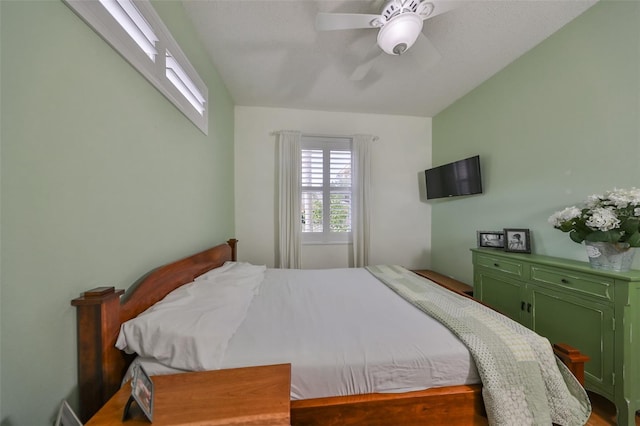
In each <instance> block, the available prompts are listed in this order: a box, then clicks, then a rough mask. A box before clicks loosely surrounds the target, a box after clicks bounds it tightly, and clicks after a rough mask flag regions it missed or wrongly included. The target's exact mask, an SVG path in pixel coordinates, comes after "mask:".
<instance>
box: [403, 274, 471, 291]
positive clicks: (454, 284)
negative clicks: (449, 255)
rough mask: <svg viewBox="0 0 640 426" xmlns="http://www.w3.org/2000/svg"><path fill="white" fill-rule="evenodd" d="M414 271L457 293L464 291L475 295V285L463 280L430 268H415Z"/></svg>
mask: <svg viewBox="0 0 640 426" xmlns="http://www.w3.org/2000/svg"><path fill="white" fill-rule="evenodd" d="M413 272H414V273H416V274H418V275H420V276H421V277H424V278H427V279H430V280H431V281H433V282H434V283H436V284H440V285H441V286H443V287H446V288H448V289H449V290H453V291H455V292H457V293H464V294H466V295H467V296H472V297H473V287H471V286H470V285H467V284H465V283H463V282H460V281H457V280H454V279H453V278H450V277H447V276H445V275H442V274H439V273H437V272H434V271H431V270H429V269H418V270H414V271H413Z"/></svg>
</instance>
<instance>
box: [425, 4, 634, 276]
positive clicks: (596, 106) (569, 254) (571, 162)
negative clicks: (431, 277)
mask: <svg viewBox="0 0 640 426" xmlns="http://www.w3.org/2000/svg"><path fill="white" fill-rule="evenodd" d="M475 154H480V156H481V161H482V172H483V181H484V186H485V193H484V194H483V195H479V196H470V197H464V198H458V199H448V200H441V201H434V202H432V247H433V253H432V267H433V268H434V269H435V270H438V271H440V272H442V273H446V274H447V275H450V276H454V277H456V278H459V279H461V280H463V281H465V282H467V283H471V282H472V281H473V272H472V267H471V253H470V252H469V248H470V247H475V246H476V231H477V230H502V229H503V228H529V229H530V230H531V235H532V241H533V251H534V252H535V253H540V254H548V255H552V256H559V257H565V258H573V259H578V260H583V261H586V260H587V257H586V254H585V252H584V247H582V246H580V245H578V244H575V243H573V242H571V241H570V239H569V237H568V236H567V234H564V233H562V232H560V231H557V230H554V229H553V228H552V227H551V226H550V225H549V224H548V223H547V219H548V217H549V216H550V215H551V214H552V213H553V212H554V211H556V210H559V209H561V208H564V207H566V206H569V205H573V204H574V203H579V202H580V201H582V200H583V199H584V198H585V197H586V196H587V195H589V194H593V193H599V192H602V191H605V190H607V189H611V188H613V187H616V186H617V187H619V188H624V187H630V186H636V187H640V168H639V167H638V164H639V162H640V2H638V1H609V0H604V1H601V2H600V3H598V4H596V5H595V6H593V7H592V8H590V9H589V10H587V11H586V12H585V13H583V14H582V15H580V16H579V17H578V18H577V19H575V20H574V21H572V22H570V23H569V24H567V25H566V26H565V27H564V28H562V29H561V30H560V31H559V32H557V33H555V34H554V35H552V36H551V37H550V38H548V39H547V40H545V41H544V42H542V43H541V44H540V45H538V46H537V47H535V48H534V49H532V50H531V51H529V52H528V53H526V54H525V55H523V56H522V57H520V58H519V59H518V60H516V61H515V62H513V63H512V64H510V65H509V66H508V67H506V68H505V69H504V70H502V71H501V72H500V73H498V74H496V75H495V76H494V77H492V78H491V79H489V80H488V81H487V82H485V83H484V84H482V85H481V86H479V87H478V88H476V89H475V90H474V91H472V92H471V93H469V94H467V95H466V96H464V97H463V98H462V99H460V100H458V101H457V102H455V103H454V104H453V105H452V106H450V107H449V108H447V109H446V110H445V111H443V112H442V113H440V114H438V115H437V116H436V117H435V118H434V120H433V164H434V165H439V164H443V163H446V162H449V161H454V160H458V159H460V158H464V157H466V156H471V155H475ZM634 265H635V266H634V267H635V268H640V256H637V258H636V262H635V264H634Z"/></svg>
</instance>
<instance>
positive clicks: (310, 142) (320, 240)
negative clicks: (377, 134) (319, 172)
mask: <svg viewBox="0 0 640 426" xmlns="http://www.w3.org/2000/svg"><path fill="white" fill-rule="evenodd" d="M310 149H314V150H322V151H323V162H324V163H325V164H324V165H323V186H322V188H319V187H303V185H302V173H301V174H300V175H301V178H300V204H301V206H302V194H303V192H305V191H320V190H321V191H322V193H323V199H327V198H330V194H331V190H332V187H331V182H330V180H329V177H330V170H329V169H330V167H329V164H328V161H327V160H325V159H327V158H328V159H329V161H330V156H329V155H330V151H332V150H334V151H335V150H340V151H349V153H350V154H351V164H353V144H352V138H349V137H340V136H305V135H302V138H301V140H300V156H301V157H302V151H303V150H310ZM301 166H302V165H301ZM301 172H302V170H301ZM353 188H354V182H353V175H352V176H351V197H350V211H351V213H352V212H353V204H352V203H353ZM333 189H334V190H335V188H333ZM330 207H331V206H330V203H326V202H323V215H322V216H323V227H322V229H323V231H322V232H304V231H302V223H300V227H301V231H300V236H301V238H300V240H301V243H302V244H303V245H320V244H351V243H352V242H353V237H352V235H353V232H352V231H349V232H331V229H330V226H329V221H330V220H331V215H330ZM351 229H352V230H353V225H352V228H351Z"/></svg>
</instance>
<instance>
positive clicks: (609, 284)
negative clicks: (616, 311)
mask: <svg viewBox="0 0 640 426" xmlns="http://www.w3.org/2000/svg"><path fill="white" fill-rule="evenodd" d="M531 281H534V282H537V283H544V284H553V286H554V287H560V288H564V289H567V290H569V291H571V292H575V293H576V294H577V293H582V294H585V295H590V296H596V297H598V298H600V299H605V300H610V301H613V288H614V286H613V279H612V278H606V277H602V276H595V275H589V274H581V273H579V272H572V271H568V270H566V269H565V270H559V269H554V268H550V267H544V266H538V265H532V266H531Z"/></svg>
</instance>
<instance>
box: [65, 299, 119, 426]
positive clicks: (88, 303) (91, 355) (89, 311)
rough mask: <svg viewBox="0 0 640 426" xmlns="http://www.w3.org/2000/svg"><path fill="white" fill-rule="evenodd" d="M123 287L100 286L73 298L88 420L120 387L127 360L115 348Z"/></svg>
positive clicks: (83, 406) (81, 388)
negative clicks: (115, 373)
mask: <svg viewBox="0 0 640 426" xmlns="http://www.w3.org/2000/svg"><path fill="white" fill-rule="evenodd" d="M123 293H124V290H115V289H114V287H97V288H94V289H92V290H89V291H86V292H84V293H83V295H82V296H80V297H78V298H76V299H73V300H72V301H71V305H73V306H75V307H76V308H77V310H76V314H77V324H78V390H79V393H80V413H79V415H80V420H81V421H82V422H83V423H86V422H87V420H89V418H90V417H91V416H92V415H93V414H94V413H95V412H96V411H98V409H100V407H102V405H103V404H104V403H105V402H106V401H107V400H108V399H109V398H110V397H111V395H113V394H114V393H115V392H116V391H117V390H118V389H119V388H120V379H121V377H122V376H120V378H118V377H114V375H113V374H110V372H111V371H122V370H123V369H124V368H126V367H125V360H124V357H123V355H122V354H121V353H119V352H115V351H113V350H112V348H113V345H114V344H115V341H116V338H117V333H118V330H119V329H120V296H121V295H122V294H123Z"/></svg>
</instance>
